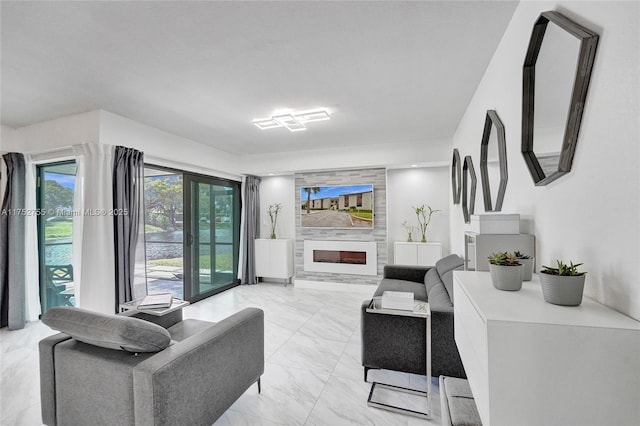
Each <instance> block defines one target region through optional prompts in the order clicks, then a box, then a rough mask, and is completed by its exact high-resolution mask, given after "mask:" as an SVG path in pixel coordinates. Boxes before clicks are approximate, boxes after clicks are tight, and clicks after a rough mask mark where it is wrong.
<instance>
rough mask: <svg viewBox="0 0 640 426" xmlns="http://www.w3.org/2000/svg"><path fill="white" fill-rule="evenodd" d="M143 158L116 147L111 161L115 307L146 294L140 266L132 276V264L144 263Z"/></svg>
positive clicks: (131, 151)
mask: <svg viewBox="0 0 640 426" xmlns="http://www.w3.org/2000/svg"><path fill="white" fill-rule="evenodd" d="M143 187H144V154H143V153H142V152H141V151H138V150H136V149H133V148H126V147H123V146H116V147H115V151H114V160H113V207H114V217H113V224H114V243H115V271H116V277H115V278H116V282H115V289H116V304H115V309H116V312H117V311H118V306H119V304H120V303H124V302H129V301H131V300H134V299H137V298H139V297H141V296H142V295H144V294H146V273H145V268H144V262H142V265H141V266H142V268H138V269H139V270H138V271H137V272H136V263H137V262H136V260H137V259H138V258H140V253H142V259H144V194H143V189H144V188H143ZM140 248H142V250H140Z"/></svg>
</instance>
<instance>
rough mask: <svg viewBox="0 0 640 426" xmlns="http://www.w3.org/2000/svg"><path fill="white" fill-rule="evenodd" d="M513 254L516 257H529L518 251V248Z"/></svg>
mask: <svg viewBox="0 0 640 426" xmlns="http://www.w3.org/2000/svg"><path fill="white" fill-rule="evenodd" d="M513 255H514V256H515V257H517V258H518V259H531V256H529V255H528V254H524V253H520V252H519V251H518V250H516V251H514V252H513Z"/></svg>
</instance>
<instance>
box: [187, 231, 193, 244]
mask: <svg viewBox="0 0 640 426" xmlns="http://www.w3.org/2000/svg"><path fill="white" fill-rule="evenodd" d="M191 244H193V234H191V232H187V245H188V246H190V245H191Z"/></svg>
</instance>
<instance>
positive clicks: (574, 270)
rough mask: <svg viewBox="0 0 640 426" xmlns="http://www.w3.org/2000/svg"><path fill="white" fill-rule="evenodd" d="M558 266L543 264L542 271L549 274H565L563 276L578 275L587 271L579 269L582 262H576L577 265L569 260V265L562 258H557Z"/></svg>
mask: <svg viewBox="0 0 640 426" xmlns="http://www.w3.org/2000/svg"><path fill="white" fill-rule="evenodd" d="M556 264H557V265H556V266H557V268H552V267H550V266H544V265H543V266H542V271H541V272H542V273H543V274H549V275H563V276H570V277H573V276H576V275H584V274H586V272H580V271H578V266H580V265H582V263H576V264H575V265H574V264H573V262H571V261H570V262H569V264H568V265H567V264H566V263H564V262H563V261H561V260H556Z"/></svg>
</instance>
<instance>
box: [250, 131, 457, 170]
mask: <svg viewBox="0 0 640 426" xmlns="http://www.w3.org/2000/svg"><path fill="white" fill-rule="evenodd" d="M450 144H451V141H450V140H449V139H447V140H429V141H426V140H425V141H418V142H409V143H395V144H388V145H367V146H361V147H357V148H354V147H348V148H334V149H323V148H319V149H317V150H312V151H292V152H287V153H275V154H260V155H244V156H242V157H240V169H239V171H240V173H243V174H254V175H266V174H268V173H276V174H278V173H287V172H305V171H311V172H313V171H322V170H340V169H343V170H357V169H365V168H380V167H382V168H385V167H390V166H405V167H406V166H410V165H412V164H418V165H419V166H426V165H442V164H448V162H449V156H450Z"/></svg>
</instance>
